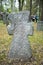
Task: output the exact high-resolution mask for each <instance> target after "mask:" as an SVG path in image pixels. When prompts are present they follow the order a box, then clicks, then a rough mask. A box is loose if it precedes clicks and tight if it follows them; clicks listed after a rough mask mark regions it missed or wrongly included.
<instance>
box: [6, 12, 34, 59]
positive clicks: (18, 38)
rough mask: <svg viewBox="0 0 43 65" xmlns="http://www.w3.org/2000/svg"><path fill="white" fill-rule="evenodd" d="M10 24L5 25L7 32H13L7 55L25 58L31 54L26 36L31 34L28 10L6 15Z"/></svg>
mask: <svg viewBox="0 0 43 65" xmlns="http://www.w3.org/2000/svg"><path fill="white" fill-rule="evenodd" d="M8 19H9V20H10V21H11V24H10V25H8V26H7V30H8V33H9V34H13V35H14V36H13V40H12V42H11V45H10V49H9V53H8V57H9V58H11V59H18V60H20V59H22V60H27V59H28V58H30V57H31V56H32V50H31V47H30V42H29V41H28V39H27V36H28V35H29V36H30V35H33V26H32V22H29V23H28V21H29V11H22V12H19V13H11V14H9V16H8Z"/></svg>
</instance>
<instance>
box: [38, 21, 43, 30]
mask: <svg viewBox="0 0 43 65" xmlns="http://www.w3.org/2000/svg"><path fill="white" fill-rule="evenodd" d="M37 30H38V31H43V21H39V22H37Z"/></svg>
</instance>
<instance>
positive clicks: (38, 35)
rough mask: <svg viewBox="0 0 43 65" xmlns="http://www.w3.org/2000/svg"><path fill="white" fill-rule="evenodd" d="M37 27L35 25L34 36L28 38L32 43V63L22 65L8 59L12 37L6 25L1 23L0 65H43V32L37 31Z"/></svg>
mask: <svg viewBox="0 0 43 65" xmlns="http://www.w3.org/2000/svg"><path fill="white" fill-rule="evenodd" d="M36 27H37V24H36V23H34V34H33V36H28V38H29V40H30V42H31V48H32V53H33V58H32V60H31V62H29V61H28V63H25V64H23V63H22V64H21V63H20V62H19V63H14V62H13V61H12V62H11V61H10V60H8V59H7V57H6V55H7V51H8V49H9V44H10V42H11V39H12V36H9V35H8V33H7V29H6V25H5V24H3V23H0V65H43V32H42V31H37V30H36Z"/></svg>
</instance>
